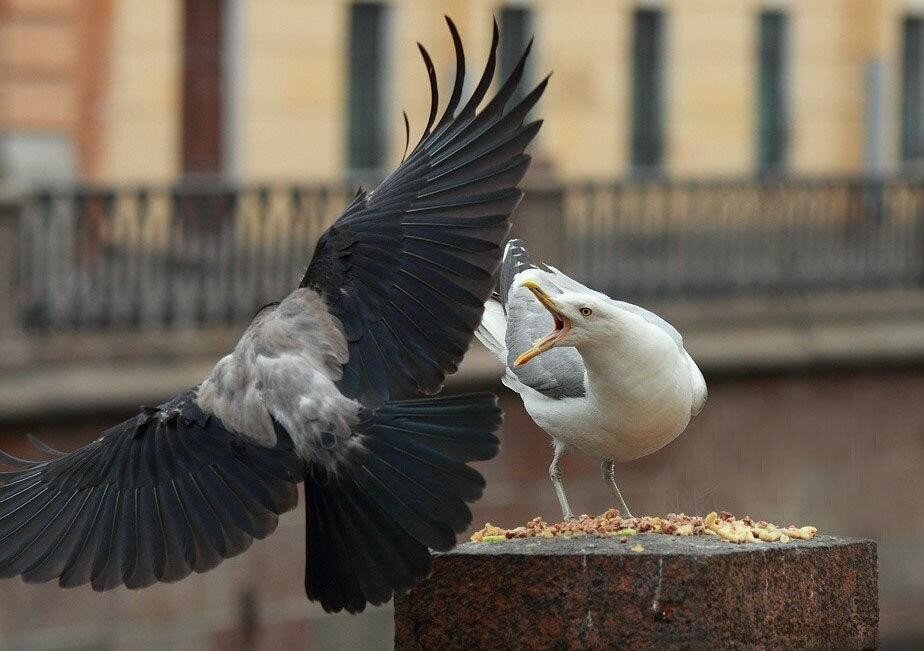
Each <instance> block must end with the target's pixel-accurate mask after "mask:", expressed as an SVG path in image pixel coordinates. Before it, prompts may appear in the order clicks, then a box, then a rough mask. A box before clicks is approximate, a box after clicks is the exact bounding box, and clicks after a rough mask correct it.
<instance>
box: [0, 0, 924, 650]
mask: <svg viewBox="0 0 924 651" xmlns="http://www.w3.org/2000/svg"><path fill="white" fill-rule="evenodd" d="M443 14H449V15H451V16H452V17H453V18H454V20H455V21H456V23H457V24H458V26H459V28H460V31H461V32H462V35H463V39H464V42H465V45H466V52H467V54H468V64H469V69H470V71H473V74H472V76H473V77H474V76H477V73H478V72H480V67H481V66H482V65H483V62H484V59H485V55H486V52H487V49H488V45H489V43H490V36H491V17H492V15H495V16H497V17H498V20H499V22H500V24H501V29H502V42H501V51H500V68H501V70H502V71H503V72H506V71H509V70H510V69H511V68H512V66H513V63H514V61H515V59H516V57H517V55H518V54H519V52H520V51H521V50H522V49H523V47H524V46H525V45H526V43H527V41H528V39H529V37H530V35H532V34H535V36H536V45H535V48H534V53H535V55H534V58H533V59H532V60H531V63H530V65H529V67H528V69H527V76H528V77H530V78H531V79H532V80H533V81H538V80H539V79H540V78H541V77H542V76H544V75H545V74H546V72H548V71H549V70H554V72H555V74H554V76H553V78H552V82H551V85H550V86H549V89H548V92H547V93H546V96H545V98H544V99H543V101H542V102H541V103H540V105H539V107H538V108H537V109H536V110H535V114H536V116H537V117H540V116H541V117H542V118H544V119H545V127H544V128H543V130H542V132H541V134H540V136H539V138H538V141H537V143H536V145H535V146H534V147H533V154H534V165H533V169H532V171H531V173H530V175H529V177H528V179H527V181H526V187H527V189H528V194H527V198H526V200H525V201H524V203H523V204H522V206H521V208H520V210H519V211H518V213H517V215H516V220H517V227H516V230H517V232H518V233H519V234H520V235H522V236H523V237H525V238H526V239H527V242H528V243H529V244H530V246H531V248H532V249H533V250H534V252H535V253H536V254H538V256H539V257H540V258H541V259H543V260H545V261H548V262H551V263H555V264H557V265H559V266H561V267H562V268H563V269H564V270H565V271H566V272H568V273H569V274H572V275H574V276H575V277H576V278H578V279H579V280H582V281H584V282H586V283H588V284H591V285H593V286H595V287H597V288H599V289H601V290H604V291H606V292H608V293H610V294H611V295H614V296H619V297H621V298H625V299H627V300H632V301H635V302H639V303H641V304H643V305H645V306H647V307H650V308H652V309H655V310H656V311H658V312H660V313H661V314H663V315H664V316H665V317H667V318H668V319H669V320H671V321H672V322H673V323H674V324H675V325H677V326H678V328H679V329H680V330H681V331H682V332H683V333H684V334H685V337H686V341H687V345H688V349H689V350H691V352H692V354H693V356H694V357H695V358H696V359H697V360H698V361H699V362H700V365H701V367H702V368H703V370H704V372H705V374H706V377H707V381H708V382H709V386H710V400H709V404H708V405H707V407H706V410H705V412H704V413H703V414H702V415H700V416H699V417H697V418H696V419H695V420H694V421H693V423H692V425H691V427H690V428H689V430H688V431H687V432H686V433H685V434H684V435H683V436H682V437H681V438H680V439H678V440H677V441H676V442H674V443H672V444H671V445H669V446H668V447H667V448H666V449H664V450H663V451H661V452H659V453H657V454H655V455H652V456H651V457H649V458H646V459H643V460H641V461H638V462H634V463H630V464H625V465H622V466H620V467H619V469H618V470H619V475H618V476H619V480H620V486H621V487H622V489H623V491H624V493H625V494H626V497H627V499H628V500H629V502H630V503H631V504H632V505H633V508H634V510H636V511H637V512H644V513H664V512H668V511H678V512H679V511H685V512H687V513H700V514H702V513H705V512H707V511H709V510H713V509H727V510H730V511H732V512H735V513H737V514H744V513H750V514H752V515H754V516H755V517H761V518H766V519H768V520H773V521H775V522H777V523H781V524H786V523H789V522H793V523H797V524H809V523H811V524H815V525H817V526H818V527H819V529H820V530H821V531H822V532H833V533H839V534H846V535H855V536H870V537H873V538H875V539H876V540H878V542H879V544H880V547H879V550H880V572H881V574H880V577H881V606H882V631H881V633H882V636H881V639H882V642H883V644H884V645H886V646H889V645H892V646H895V645H902V644H908V645H911V644H913V643H915V642H917V643H918V644H920V643H922V642H924V619H922V618H921V617H920V614H921V613H922V612H924V545H922V540H924V488H922V480H921V475H922V472H924V2H921V1H920V0H811V1H808V2H797V1H795V0H791V1H787V0H763V1H759V0H663V1H657V0H636V1H629V0H619V1H616V0H607V1H603V0H584V1H583V2H558V1H553V0H536V1H534V2H526V1H522V2H510V3H508V4H504V3H502V2H488V1H480V0H479V1H471V2H469V1H464V0H442V1H432V2H431V1H428V2H423V1H420V2H416V1H411V0H393V1H390V2H385V1H383V2H347V1H345V0H312V1H310V2H309V1H308V0H156V1H153V0H0V447H2V448H4V449H6V450H9V451H12V452H14V453H18V454H21V455H28V454H30V452H29V450H28V448H27V446H26V444H25V439H24V435H25V434H26V433H28V432H31V433H35V434H39V435H41V436H42V437H43V438H44V439H45V440H46V441H47V442H49V443H50V444H52V445H54V446H56V447H59V448H65V449H72V448H75V447H77V446H78V445H80V444H82V443H84V442H86V441H88V440H89V439H91V438H93V437H95V436H97V434H98V433H99V432H100V431H101V429H103V428H104V427H105V426H107V425H110V424H113V423H115V422H117V421H118V420H121V419H122V418H124V417H126V416H129V415H132V414H134V413H135V412H136V410H137V407H138V405H139V404H142V403H144V404H156V401H158V400H160V399H162V398H166V397H169V396H170V395H172V394H173V393H174V392H176V391H178V390H181V389H184V388H186V387H188V386H191V385H194V384H195V383H196V382H198V381H199V380H201V378H202V377H203V376H204V375H205V374H206V373H207V371H208V370H209V369H210V367H211V365H212V364H213V363H214V362H215V361H216V359H217V358H218V357H219V356H220V355H221V354H222V353H223V352H224V351H227V350H228V349H229V348H230V347H231V346H232V345H233V343H234V342H235V341H236V337H237V336H238V335H239V334H240V332H241V330H242V328H243V326H244V325H245V324H246V323H247V321H248V319H249V317H250V315H251V314H252V313H253V311H254V309H255V307H257V306H259V305H260V304H262V303H263V302H264V301H265V300H267V299H269V298H273V297H278V296H281V295H282V294H283V293H285V292H287V291H288V290H289V289H290V288H292V287H293V286H294V284H295V283H296V282H297V279H298V278H299V276H300V273H301V271H302V269H303V267H304V265H305V264H306V263H307V260H308V257H309V255H310V253H311V251H312V249H313V245H314V240H315V238H316V237H317V236H318V234H319V233H320V232H321V230H323V228H324V227H325V226H326V225H327V224H328V223H329V222H330V221H331V220H332V219H333V218H335V217H336V215H337V214H338V213H339V211H340V209H341V208H342V207H343V205H344V202H345V198H346V197H347V196H348V195H349V194H351V192H352V191H353V190H355V187H356V185H357V184H358V183H360V182H362V183H370V182H371V183H374V182H375V180H376V179H377V178H380V177H381V175H382V174H383V173H384V171H386V170H387V169H389V168H390V167H392V166H393V165H395V164H396V162H397V160H398V159H399V158H400V155H401V150H402V149H403V147H404V129H403V123H402V120H401V109H403V108H404V109H407V110H408V113H409V115H410V118H411V124H412V135H413V134H414V133H418V132H419V129H420V128H421V127H422V125H423V124H424V123H425V121H426V113H427V110H428V108H429V92H428V88H427V83H426V75H425V72H424V68H423V66H422V64H421V62H420V60H419V57H418V55H417V52H416V46H415V41H418V40H420V41H422V42H424V43H425V44H426V45H427V46H428V47H429V48H430V51H431V52H432V53H433V55H434V57H435V59H436V61H437V66H438V77H439V79H440V81H441V82H442V83H443V84H444V87H448V84H449V83H450V82H451V79H452V75H453V72H454V70H453V60H452V56H451V41H450V39H449V35H448V32H447V30H446V28H445V26H444V23H443ZM473 85H474V84H473V83H470V84H469V89H470V88H471V87H472V86H473ZM498 373H499V369H498V367H497V366H496V365H494V364H493V363H492V361H491V359H490V358H489V357H488V355H487V354H486V353H485V351H484V350H483V349H480V348H477V347H473V349H472V351H471V353H470V355H469V357H468V358H467V360H466V363H465V364H464V367H463V370H462V371H461V372H460V374H459V375H458V376H457V377H456V378H455V379H454V381H453V382H452V384H451V388H452V389H461V388H474V387H486V388H496V389H498V390H500V391H502V394H503V403H504V407H505V409H506V411H507V420H506V423H505V426H504V432H503V447H502V452H501V455H500V456H499V458H497V459H496V460H494V461H492V462H489V463H485V464H481V469H482V470H483V472H484V473H485V474H486V476H487V477H488V489H487V491H486V494H485V497H484V499H483V500H482V501H481V502H480V503H478V505H477V506H476V507H475V524H476V525H478V526H480V525H481V524H483V523H484V522H485V521H486V520H490V521H491V522H494V523H497V524H503V525H509V526H513V525H515V524H518V523H522V522H524V521H525V520H527V519H529V518H531V517H533V516H534V515H537V514H542V515H544V516H545V517H546V518H547V519H553V518H556V517H557V516H558V513H559V512H558V506H557V502H556V500H555V497H554V493H553V491H552V489H551V486H550V485H549V481H548V474H547V467H548V464H549V462H550V457H551V450H550V446H549V440H548V437H547V436H546V435H545V434H544V433H542V432H541V431H540V430H538V429H537V428H536V426H534V425H533V424H532V423H531V421H530V420H529V418H528V417H527V416H526V415H525V413H524V412H523V411H522V408H521V406H520V404H519V402H518V400H517V399H516V398H515V397H513V396H512V395H511V394H510V393H509V392H507V391H506V390H503V389H500V387H499V385H498V383H497V377H498ZM564 471H565V481H566V483H567V486H568V488H569V495H570V496H571V501H572V504H573V505H574V506H575V508H576V510H577V511H578V512H588V513H599V512H601V511H602V510H604V509H605V508H607V507H609V506H612V504H611V502H610V499H609V494H608V492H607V490H606V487H605V486H604V484H603V483H602V481H601V480H600V479H599V477H598V468H597V465H596V464H595V463H594V462H591V461H589V460H587V459H583V458H580V457H579V456H576V455H575V456H570V457H568V458H567V460H566V462H565V466H564ZM303 535H304V532H303V518H302V515H301V514H300V513H293V514H290V515H288V516H286V517H284V518H283V519H282V522H281V525H280V528H279V531H278V532H277V533H276V534H275V535H274V536H273V537H271V538H270V539H268V540H266V541H262V542H258V543H256V544H255V545H254V547H253V548H252V549H251V550H250V551H249V552H248V553H246V554H245V555H243V556H242V557H239V558H237V559H233V560H231V561H229V562H226V563H224V564H223V565H222V566H220V567H219V568H218V569H217V570H215V571H213V572H211V573H209V574H207V575H204V576H197V577H191V578H190V579H188V580H186V581H184V582H182V583H180V584H177V585H172V586H158V587H155V588H152V589H149V590H147V591H143V592H140V593H130V592H127V591H125V590H120V591H116V592H113V593H107V594H104V595H97V594H94V593H92V592H90V591H89V590H85V589H79V590H75V591H70V592H65V591H61V590H59V589H58V588H57V587H55V586H26V585H23V584H21V583H20V582H19V581H18V580H8V581H4V582H3V583H0V647H2V648H4V649H11V648H21V649H25V648H48V649H57V648H68V649H70V648H77V649H109V648H127V647H131V648H144V647H149V648H172V649H185V648H190V649H199V648H216V649H218V648H222V649H224V648H232V647H235V646H242V647H243V646H249V647H251V648H281V647H282V645H285V648H327V647H337V646H343V647H350V648H361V647H367V646H368V647H388V646H389V645H390V643H391V612H390V610H389V607H385V608H380V609H371V610H370V611H368V612H367V613H365V614H363V615H362V616H359V617H347V616H327V615H324V614H323V613H322V612H321V610H320V608H319V607H317V606H316V605H314V604H309V603H308V602H306V601H305V599H304V598H303V596H302V568H303V562H304V561H303V544H304V543H303ZM485 598H490V596H489V595H486V597H485ZM704 598H708V596H704ZM447 607H451V605H447Z"/></svg>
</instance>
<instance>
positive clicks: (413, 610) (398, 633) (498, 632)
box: [395, 534, 879, 649]
mask: <svg viewBox="0 0 924 651" xmlns="http://www.w3.org/2000/svg"><path fill="white" fill-rule="evenodd" d="M640 548H641V549H640ZM877 578H878V570H877V556H876V545H875V543H874V542H872V541H869V540H859V539H849V538H840V537H836V536H818V537H817V538H816V539H815V540H813V541H807V542H806V541H792V542H789V543H775V544H774V543H765V544H747V545H733V544H730V543H725V542H721V541H719V540H717V539H715V538H713V537H707V536H703V537H689V538H680V537H673V536H664V535H657V534H644V535H638V536H633V537H631V538H629V540H628V541H627V542H625V543H620V542H619V540H618V539H615V538H592V537H583V538H572V539H563V538H555V539H524V540H508V541H506V542H499V543H466V544H464V545H461V546H460V547H458V548H457V549H456V550H454V551H453V552H450V553H448V554H440V555H438V556H437V557H436V558H435V559H434V571H433V576H432V577H431V578H430V579H428V580H427V581H425V582H423V583H421V584H419V585H418V586H416V587H415V588H413V589H412V590H411V591H410V592H409V593H408V594H405V595H402V596H400V597H397V598H396V599H395V647H396V648H397V649H458V648H496V649H504V648H557V649H560V648H654V647H659V648H680V647H682V648H689V647H693V648H702V647H706V646H711V647H714V648H728V647H749V648H819V647H826V648H841V649H846V648H874V647H875V646H876V645H877V643H878V622H879V606H878V588H877Z"/></svg>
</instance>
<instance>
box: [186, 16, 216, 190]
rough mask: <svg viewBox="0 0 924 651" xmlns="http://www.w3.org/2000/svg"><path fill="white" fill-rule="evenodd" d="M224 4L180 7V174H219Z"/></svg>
mask: <svg viewBox="0 0 924 651" xmlns="http://www.w3.org/2000/svg"><path fill="white" fill-rule="evenodd" d="M224 9H225V2H224V0H185V1H184V3H183V136H182V137H183V143H182V145H183V147H182V151H183V173H184V174H186V175H196V174H214V173H218V172H221V171H223V169H222V168H223V165H222V163H223V152H222V134H223V127H224V125H223V121H222V118H223V116H224V109H223V106H222V99H223V93H222V53H223V51H224V50H223V43H222V41H223V36H224V35H223V34H222V25H223V14H224Z"/></svg>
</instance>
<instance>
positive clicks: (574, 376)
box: [477, 240, 707, 519]
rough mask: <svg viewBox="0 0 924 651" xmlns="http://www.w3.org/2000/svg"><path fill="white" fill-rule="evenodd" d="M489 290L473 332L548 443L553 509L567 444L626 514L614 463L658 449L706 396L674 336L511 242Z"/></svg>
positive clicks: (565, 510) (566, 509) (657, 320)
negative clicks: (595, 470)
mask: <svg viewBox="0 0 924 651" xmlns="http://www.w3.org/2000/svg"><path fill="white" fill-rule="evenodd" d="M499 289H500V294H499V296H497V297H495V298H492V299H490V300H489V301H488V303H487V304H486V305H485V313H484V316H483V318H482V322H481V327H480V328H479V330H478V333H477V336H478V338H479V340H480V341H481V342H482V343H483V344H484V345H485V346H486V347H487V348H488V349H489V350H491V351H492V352H493V353H494V354H495V355H497V357H498V358H499V359H500V360H501V362H502V363H503V364H504V366H505V367H506V372H505V373H504V377H503V383H504V384H505V385H506V386H507V387H509V388H510V389H512V390H513V391H516V392H517V393H518V394H520V396H521V397H522V399H523V404H524V406H525V407H526V411H527V412H528V413H529V415H530V416H531V417H532V418H533V420H534V421H535V422H536V424H538V425H539V426H540V427H541V428H542V429H544V430H545V431H546V432H547V433H548V434H549V435H550V436H551V437H552V438H553V440H554V445H555V453H554V456H553V461H552V466H551V467H550V468H549V473H550V475H551V478H552V482H553V484H554V486H555V489H556V493H557V494H558V498H559V502H560V504H561V507H562V515H563V516H564V517H565V518H566V519H567V518H570V517H572V514H571V509H570V506H569V505H568V501H567V498H566V496H565V492H564V488H563V487H562V484H561V473H560V470H559V462H560V459H561V455H562V454H563V452H564V451H565V450H567V449H574V450H578V451H580V452H583V453H585V454H587V455H588V456H590V457H593V458H595V459H599V460H601V461H602V469H603V475H604V479H605V480H606V481H607V482H608V483H609V484H610V486H611V488H612V489H613V491H614V493H615V495H616V497H617V498H618V499H619V500H620V502H621V503H622V507H623V509H624V511H625V513H626V515H630V514H629V511H628V508H627V507H626V505H625V501H624V500H623V499H622V496H621V494H620V492H619V489H618V487H617V486H616V482H615V478H614V462H617V461H630V460H632V459H638V458H639V457H643V456H645V455H648V454H651V453H652V452H655V451H657V450H659V449H661V448H662V447H664V446H665V445H667V444H668V443H670V442H671V441H673V440H674V439H675V438H677V437H678V436H679V435H680V434H681V433H682V432H683V431H684V430H685V429H686V427H687V425H688V424H689V422H690V419H691V417H692V416H694V415H696V414H698V413H699V412H700V411H701V410H702V408H703V406H704V405H705V403H706V396H707V392H706V382H705V379H704V378H703V374H702V373H701V372H700V370H699V368H698V367H697V366H696V363H695V362H694V361H693V359H692V357H690V355H689V353H688V352H687V351H686V349H685V348H684V345H683V339H682V337H681V336H680V333H678V332H677V330H676V329H675V328H674V327H673V326H671V325H670V324H669V323H667V322H666V321H665V320H664V319H662V318H661V317H659V316H657V315H656V314H653V313H652V312H649V311H647V310H645V309H643V308H641V307H638V306H636V305H632V304H631V303H625V302H622V301H616V300H613V299H611V298H609V297H608V296H606V295H604V294H602V293H600V292H597V291H595V290H593V289H590V288H589V287H585V286H584V285H582V284H580V283H579V282H577V281H575V280H574V279H572V278H569V277H568V276H567V275H565V274H564V273H562V272H561V271H559V270H557V269H555V268H554V267H546V268H545V269H540V268H538V267H536V266H535V265H533V264H532V262H530V260H529V257H528V254H527V253H526V249H525V248H524V247H523V245H522V243H521V242H519V241H518V240H511V242H509V243H508V245H507V248H506V250H505V253H504V263H503V267H502V271H501V282H500V288H499ZM550 331H551V332H550ZM541 335H547V336H545V337H544V338H543V339H539V340H536V338H537V336H541Z"/></svg>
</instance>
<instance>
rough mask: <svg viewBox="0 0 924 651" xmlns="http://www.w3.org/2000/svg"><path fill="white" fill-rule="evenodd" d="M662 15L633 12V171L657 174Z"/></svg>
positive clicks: (661, 123)
mask: <svg viewBox="0 0 924 651" xmlns="http://www.w3.org/2000/svg"><path fill="white" fill-rule="evenodd" d="M663 25H664V17H663V13H662V12H661V11H658V10H654V9H640V10H638V11H636V12H635V21H634V26H633V33H632V34H633V36H632V168H633V170H634V171H638V172H645V171H658V169H659V168H660V166H661V163H662V159H663V156H664V115H663V105H664V101H663V92H664V91H663V78H664V53H663V43H662V40H663V31H664V30H663Z"/></svg>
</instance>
